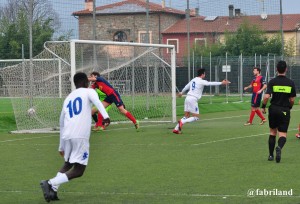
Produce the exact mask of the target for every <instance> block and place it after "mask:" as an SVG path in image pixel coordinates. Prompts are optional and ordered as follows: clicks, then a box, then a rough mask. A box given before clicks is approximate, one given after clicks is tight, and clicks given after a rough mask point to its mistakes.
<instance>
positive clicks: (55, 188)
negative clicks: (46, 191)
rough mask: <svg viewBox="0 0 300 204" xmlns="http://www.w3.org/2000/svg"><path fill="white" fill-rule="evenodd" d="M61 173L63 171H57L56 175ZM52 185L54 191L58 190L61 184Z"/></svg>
mask: <svg viewBox="0 0 300 204" xmlns="http://www.w3.org/2000/svg"><path fill="white" fill-rule="evenodd" d="M60 174H62V173H60V172H57V174H56V177H57V176H59V175H60ZM51 186H52V189H53V190H54V191H57V190H58V188H59V186H60V185H51Z"/></svg>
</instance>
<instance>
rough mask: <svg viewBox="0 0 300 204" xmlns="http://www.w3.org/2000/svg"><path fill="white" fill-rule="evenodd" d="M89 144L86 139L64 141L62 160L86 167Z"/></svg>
mask: <svg viewBox="0 0 300 204" xmlns="http://www.w3.org/2000/svg"><path fill="white" fill-rule="evenodd" d="M89 149H90V143H89V140H88V139H79V138H76V139H69V140H64V152H65V154H64V159H65V161H66V162H69V163H71V164H74V163H78V164H82V165H85V166H86V165H87V164H88V160H89V156H90V155H89V154H90V151H89Z"/></svg>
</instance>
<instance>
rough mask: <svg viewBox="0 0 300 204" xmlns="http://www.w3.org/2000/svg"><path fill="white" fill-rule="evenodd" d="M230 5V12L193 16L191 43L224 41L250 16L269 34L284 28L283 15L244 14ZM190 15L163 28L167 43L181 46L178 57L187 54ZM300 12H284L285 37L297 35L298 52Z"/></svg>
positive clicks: (296, 47) (299, 50)
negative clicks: (281, 24) (223, 14)
mask: <svg viewBox="0 0 300 204" xmlns="http://www.w3.org/2000/svg"><path fill="white" fill-rule="evenodd" d="M232 9H233V6H232V5H230V6H229V15H228V16H207V17H202V16H199V17H193V18H191V19H190V22H189V23H190V47H193V45H194V44H198V45H200V46H206V45H207V44H208V43H214V42H216V41H220V42H222V41H223V40H224V34H225V33H226V32H229V33H234V32H236V31H237V29H238V28H239V27H240V25H241V24H242V23H243V22H244V21H245V20H247V21H248V22H249V23H250V24H251V25H256V26H257V27H258V28H260V29H261V30H263V31H265V32H266V34H267V35H269V36H271V35H274V34H278V33H279V32H280V29H281V28H280V20H281V19H280V15H267V14H261V15H249V16H246V15H243V14H242V13H241V11H240V9H236V10H235V15H233V13H234V12H233V10H232ZM187 24H188V21H187V19H182V20H179V21H178V22H176V23H175V24H174V25H173V26H171V27H169V28H168V29H166V30H164V31H163V32H162V36H163V40H162V43H164V44H173V45H175V47H176V48H177V49H176V50H177V51H176V52H177V57H178V58H182V57H184V56H187V46H186V43H187ZM299 28H300V14H284V15H283V28H282V30H283V32H284V40H285V42H288V41H289V40H291V39H294V41H295V44H294V54H295V55H299V54H300V32H299Z"/></svg>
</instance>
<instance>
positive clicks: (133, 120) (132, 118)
mask: <svg viewBox="0 0 300 204" xmlns="http://www.w3.org/2000/svg"><path fill="white" fill-rule="evenodd" d="M125 116H126V117H127V118H128V119H129V120H131V121H132V122H133V124H135V123H136V119H135V118H134V116H133V115H132V114H131V113H130V112H129V111H127V113H126V114H125ZM98 120H99V119H98Z"/></svg>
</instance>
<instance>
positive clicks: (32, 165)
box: [0, 100, 300, 204]
mask: <svg viewBox="0 0 300 204" xmlns="http://www.w3.org/2000/svg"><path fill="white" fill-rule="evenodd" d="M1 102H2V103H0V104H1V106H0V134H1V137H0V146H1V158H0V162H1V172H2V174H1V185H0V196H1V199H0V203H45V200H44V198H43V195H42V191H41V189H40V186H39V182H40V180H43V179H48V178H52V177H53V176H54V175H55V174H56V172H57V171H58V170H59V168H60V167H61V165H62V163H63V159H62V158H61V157H60V156H59V154H58V152H57V148H58V142H59V135H58V134H9V133H7V132H8V131H10V130H14V129H15V126H14V124H13V113H12V109H11V108H10V107H9V105H7V104H6V105H5V107H6V108H3V107H4V105H3V103H9V102H7V100H5V101H4V102H3V101H1ZM222 106H224V109H227V108H228V107H232V106H233V105H232V104H223V105H222ZM237 106H243V109H245V107H249V106H250V104H249V103H243V104H237ZM205 107H206V106H205V105H203V106H202V105H201V106H200V109H204V108H205ZM215 109H217V108H215ZM228 109H230V108H228ZM249 111H250V107H249V108H248V109H247V110H237V111H226V112H215V113H205V114H203V115H201V118H200V121H198V122H195V123H191V124H186V125H185V126H184V127H183V134H182V135H175V134H173V133H172V129H173V128H174V126H175V124H146V123H142V124H141V131H140V132H136V131H135V129H134V127H133V125H131V124H118V125H111V126H109V127H108V129H107V130H106V131H103V132H97V133H92V135H91V148H90V159H89V164H88V167H87V169H86V172H85V174H84V176H83V177H81V178H78V179H74V180H72V181H70V182H69V183H66V184H64V185H62V186H61V187H60V189H59V193H58V196H59V198H60V201H56V202H57V203H61V204H65V203H70V204H71V203H72V204H73V203H147V204H148V203H163V204H165V203H172V204H173V203H272V204H273V203H299V199H300V187H299V176H298V175H299V174H298V170H299V169H300V162H299V145H300V144H299V143H300V140H297V139H296V138H295V136H294V135H295V133H296V132H297V126H298V122H300V120H298V118H300V107H299V106H298V105H296V106H295V107H294V108H293V110H292V119H291V123H290V128H289V133H288V139H287V143H286V145H285V146H284V148H283V151H282V160H281V163H279V164H277V163H276V162H275V161H273V162H270V161H267V157H268V143H267V141H268V137H269V129H268V125H267V124H265V125H262V126H261V125H259V119H258V117H257V116H256V117H255V120H254V125H253V126H246V127H244V126H243V124H244V122H245V121H246V120H247V119H248V116H249ZM291 190H292V195H291V196H278V195H274V194H275V193H276V192H277V194H278V193H280V192H283V191H289V192H291ZM253 191H254V192H255V193H256V192H258V193H259V192H260V193H264V194H266V192H269V194H270V193H272V192H273V195H256V196H248V195H247V193H248V192H253Z"/></svg>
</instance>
